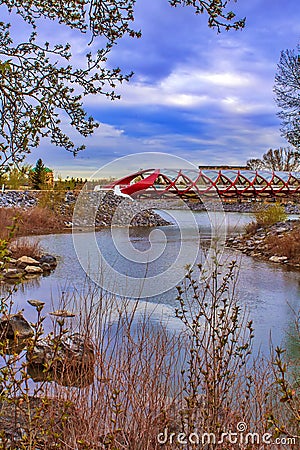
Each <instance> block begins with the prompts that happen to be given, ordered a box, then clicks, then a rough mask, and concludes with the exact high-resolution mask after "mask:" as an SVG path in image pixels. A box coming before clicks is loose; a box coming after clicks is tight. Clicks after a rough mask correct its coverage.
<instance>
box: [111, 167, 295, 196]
mask: <svg viewBox="0 0 300 450" xmlns="http://www.w3.org/2000/svg"><path fill="white" fill-rule="evenodd" d="M116 186H118V187H119V188H120V190H121V192H122V193H124V194H127V195H130V196H133V197H134V196H153V195H155V196H169V195H174V194H175V195H179V196H181V197H186V198H193V197H199V196H201V195H206V196H213V195H216V194H218V195H219V196H220V197H223V198H240V197H244V198H253V197H294V196H298V195H299V194H300V172H271V171H262V170H259V171H252V170H200V169H199V170H196V169H195V170H193V169H178V170H174V169H145V170H140V171H138V172H135V173H133V174H130V175H128V176H126V177H124V178H121V179H119V180H117V181H114V182H113V183H111V184H110V185H109V186H106V188H110V189H113V188H115V187H116Z"/></svg>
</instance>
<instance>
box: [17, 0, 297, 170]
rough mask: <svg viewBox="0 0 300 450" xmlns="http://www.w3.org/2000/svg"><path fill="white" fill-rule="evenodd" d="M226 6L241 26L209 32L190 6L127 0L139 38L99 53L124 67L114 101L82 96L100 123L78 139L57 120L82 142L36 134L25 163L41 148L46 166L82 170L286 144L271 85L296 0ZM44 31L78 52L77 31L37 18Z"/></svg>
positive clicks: (233, 155)
mask: <svg viewBox="0 0 300 450" xmlns="http://www.w3.org/2000/svg"><path fill="white" fill-rule="evenodd" d="M231 8H232V9H233V10H234V11H235V12H236V14H237V17H239V18H243V17H245V16H246V26H245V28H244V29H243V30H242V31H234V30H232V31H228V32H226V31H222V32H221V33H219V34H218V33H217V31H216V30H214V29H210V28H208V26H207V17H206V16H205V15H202V16H199V15H195V14H194V12H193V10H192V9H191V8H188V7H179V8H172V7H171V6H170V5H169V3H168V1H167V0H137V2H136V8H135V24H134V27H135V28H136V29H141V30H142V37H141V38H140V39H131V38H124V39H123V40H121V41H120V42H119V43H118V45H116V46H115V47H114V48H113V50H112V52H111V54H110V57H109V60H108V62H107V64H108V67H117V66H119V67H120V68H121V69H122V71H123V72H124V73H128V72H130V71H133V72H134V76H133V77H132V79H131V80H130V82H129V83H125V84H122V85H121V86H119V87H117V89H116V91H117V93H119V94H121V100H116V101H110V100H108V99H106V98H105V97H104V96H97V97H95V96H93V97H89V98H86V100H85V102H84V105H85V108H86V110H87V113H88V114H89V115H92V116H93V117H94V118H95V119H96V120H97V121H98V122H99V123H100V124H101V125H100V127H99V128H98V129H97V130H96V131H95V133H94V134H93V135H92V136H90V137H88V138H82V137H81V136H80V135H78V133H76V132H75V131H74V130H72V129H70V128H69V127H68V124H67V123H66V124H65V126H66V129H67V130H69V132H70V135H71V137H72V138H73V139H74V141H75V142H76V143H77V144H78V145H80V144H85V145H86V150H84V151H83V152H80V153H79V154H78V156H77V157H76V158H73V156H72V155H71V154H70V153H69V152H66V151H65V150H64V149H61V148H55V147H54V146H52V145H50V144H49V142H47V141H44V142H42V143H41V146H40V147H39V148H38V149H35V150H34V151H33V152H32V154H31V155H30V156H29V158H28V159H27V162H29V163H33V164H34V163H35V161H36V160H37V158H39V157H42V159H43V161H44V163H45V164H46V165H47V166H48V167H51V168H53V169H54V171H55V174H56V175H61V176H63V177H66V176H75V177H77V176H82V177H87V178H88V177H89V176H90V175H92V173H93V172H95V171H96V170H98V169H99V168H100V167H101V166H103V165H104V164H107V163H109V162H110V161H113V160H115V159H116V158H120V157H123V156H126V155H132V154H135V153H140V152H163V153H170V154H172V155H175V156H180V157H182V158H185V159H187V160H188V161H191V162H192V163H194V164H196V165H199V164H201V165H206V164H207V165H211V164H213V165H216V164H234V165H237V164H238V165H239V164H245V163H246V161H247V159H249V158H251V157H260V156H261V155H262V154H263V153H264V152H266V151H267V150H268V149H269V148H278V147H280V146H287V142H286V141H285V140H284V139H283V138H282V137H281V135H280V120H279V118H278V117H277V113H278V108H277V106H276V104H275V101H274V93H273V86H274V77H275V73H276V67H277V64H278V61H279V57H280V52H281V51H282V50H285V49H295V48H296V46H297V44H298V43H299V42H300V1H299V0H250V1H249V0H238V2H237V3H234V2H233V3H232V6H231ZM20 33H21V31H20ZM54 35H55V36H56V38H58V37H59V39H60V40H61V41H62V42H70V43H71V45H72V50H73V54H74V64H76V63H79V62H80V61H82V60H83V55H84V54H85V53H87V51H88V48H87V40H86V38H82V37H81V36H79V35H78V34H76V33H74V32H72V31H70V30H67V29H65V28H60V27H59V25H56V24H55V23H53V22H51V23H49V24H47V23H46V21H44V22H43V27H42V30H41V37H42V38H45V40H50V42H51V39H53V36H54ZM96 46H97V41H96V42H94V43H93V48H95V47H96ZM76 61H77V62H76ZM64 120H65V119H63V122H64Z"/></svg>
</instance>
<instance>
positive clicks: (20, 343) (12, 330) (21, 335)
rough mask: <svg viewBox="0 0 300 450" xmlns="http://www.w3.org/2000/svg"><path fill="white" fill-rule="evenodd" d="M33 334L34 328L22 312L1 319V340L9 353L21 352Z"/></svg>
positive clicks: (5, 350)
mask: <svg viewBox="0 0 300 450" xmlns="http://www.w3.org/2000/svg"><path fill="white" fill-rule="evenodd" d="M32 336H33V329H32V328H31V326H30V324H29V323H28V322H27V320H26V319H25V318H24V316H23V314H22V313H21V312H19V313H18V314H11V315H8V316H4V317H2V318H1V319H0V342H1V343H2V344H3V346H4V352H5V353H6V354H7V355H12V354H15V353H16V354H19V353H21V351H22V350H23V349H24V348H25V347H26V344H27V342H28V340H29V339H30V338H32Z"/></svg>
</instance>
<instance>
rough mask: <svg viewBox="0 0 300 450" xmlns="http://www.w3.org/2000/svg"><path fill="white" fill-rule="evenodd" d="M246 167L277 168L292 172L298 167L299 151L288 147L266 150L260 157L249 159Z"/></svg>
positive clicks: (259, 168)
mask: <svg viewBox="0 0 300 450" xmlns="http://www.w3.org/2000/svg"><path fill="white" fill-rule="evenodd" d="M247 168H248V169H251V170H263V169H266V170H275V171H276V170H277V171H286V172H294V171H297V170H299V169H300V151H297V150H293V149H291V148H290V147H287V148H282V147H280V148H279V149H275V150H272V149H271V148H270V150H268V151H267V152H266V153H265V154H264V155H263V156H262V159H259V158H256V159H249V160H248V161H247Z"/></svg>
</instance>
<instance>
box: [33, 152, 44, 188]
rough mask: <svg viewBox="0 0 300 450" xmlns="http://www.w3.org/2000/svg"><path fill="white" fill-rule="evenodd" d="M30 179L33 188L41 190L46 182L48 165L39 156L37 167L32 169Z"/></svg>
mask: <svg viewBox="0 0 300 450" xmlns="http://www.w3.org/2000/svg"><path fill="white" fill-rule="evenodd" d="M30 180H31V184H32V188H33V189H37V190H40V189H42V187H43V185H44V184H45V182H46V167H45V165H44V163H43V161H42V160H41V158H39V159H38V160H37V162H36V165H35V167H34V168H33V169H32V171H31V174H30Z"/></svg>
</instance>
